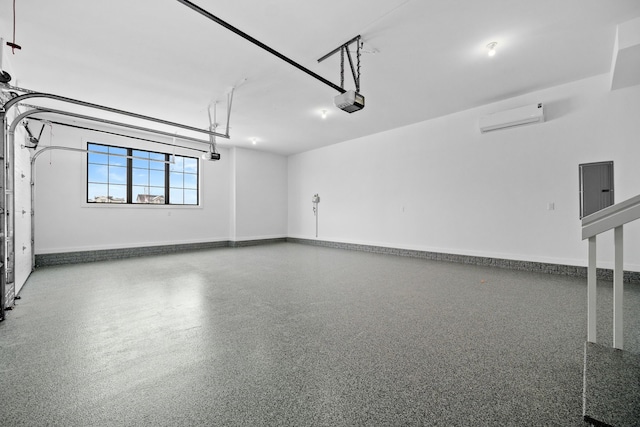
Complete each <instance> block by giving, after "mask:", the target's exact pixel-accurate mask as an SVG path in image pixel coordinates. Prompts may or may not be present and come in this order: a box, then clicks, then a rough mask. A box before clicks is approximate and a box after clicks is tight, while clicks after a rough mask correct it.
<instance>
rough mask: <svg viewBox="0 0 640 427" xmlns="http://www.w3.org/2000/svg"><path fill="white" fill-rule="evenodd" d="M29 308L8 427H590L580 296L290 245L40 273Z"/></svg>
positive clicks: (469, 271) (561, 280) (2, 330)
mask: <svg viewBox="0 0 640 427" xmlns="http://www.w3.org/2000/svg"><path fill="white" fill-rule="evenodd" d="M585 256H586V254H585ZM610 287H611V285H610V283H601V284H600V286H599V298H600V307H601V308H600V311H601V313H600V318H601V319H602V320H603V322H602V323H601V329H602V330H601V331H600V330H599V334H600V337H602V338H603V341H602V343H605V344H607V339H609V340H610V335H611V332H610V330H609V328H610V324H611V314H610V311H611V309H610V301H611V290H610ZM639 288H640V287H638V286H634V285H627V287H626V293H625V305H626V306H627V307H629V309H627V310H626V317H625V324H626V328H627V329H626V331H627V333H626V335H625V345H626V348H627V349H628V350H631V351H635V352H640V337H639V336H638V335H639V334H638V331H640V312H639V310H637V307H639V306H640V289H639ZM21 296H22V299H21V300H19V301H18V302H17V308H16V310H13V311H10V312H7V319H6V320H5V321H4V322H1V323H0V424H1V425H3V426H18V425H25V426H34V425H60V426H111V425H113V426H120V425H127V426H144V425H149V426H162V425H166V426H170V425H171V426H174V425H242V426H249V425H251V426H253V425H278V426H280V425H291V426H306V425H309V426H311V425H313V426H341V425H345V426H347V425H348V426H351V425H375V426H379V425H389V426H397V425H428V426H437V425H442V426H451V425H460V426H467V425H472V426H478V425H481V426H482V425H491V426H494V425H508V426H511V425H513V426H529V425H536V426H538V425H558V426H583V425H585V424H584V423H583V421H582V418H581V416H582V374H583V371H582V369H583V347H584V341H585V338H586V281H585V280H584V279H575V278H570V277H562V276H553V275H544V274H535V273H525V272H517V271H509V270H501V269H493V268H490V267H477V266H468V265H460V264H453V263H446V262H436V261H425V260H419V259H411V258H402V257H393V256H385V255H376V254H368V253H361V252H352V251H344V250H339V249H329V248H322V247H313V246H306V245H298V244H291V243H282V244H274V245H265V246H255V247H246V248H225V249H212V250H205V251H198V252H190V253H184V254H174V255H166V256H159V257H148V258H135V259H130V260H122V261H110V262H100V263H93V264H83V265H75V266H60V267H47V268H42V269H39V270H38V271H36V272H35V273H34V274H32V276H31V278H30V279H29V281H28V282H27V285H26V286H25V288H24V289H23V291H22V293H21ZM632 307H633V308H634V310H631V308H632ZM608 344H610V342H609V343H608Z"/></svg>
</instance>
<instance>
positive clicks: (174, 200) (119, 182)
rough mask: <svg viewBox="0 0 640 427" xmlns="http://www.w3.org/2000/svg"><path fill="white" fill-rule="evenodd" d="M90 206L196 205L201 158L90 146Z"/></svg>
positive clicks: (88, 158) (106, 146)
mask: <svg viewBox="0 0 640 427" xmlns="http://www.w3.org/2000/svg"><path fill="white" fill-rule="evenodd" d="M87 150H88V151H89V153H88V154H87V203H126V204H159V205H197V204H198V202H199V200H198V193H199V192H198V182H199V179H198V173H199V170H198V167H199V166H198V159H197V158H194V157H185V156H173V155H169V154H166V153H156V152H153V151H143V150H134V149H132V148H122V147H113V146H109V145H103V144H95V143H92V142H90V143H88V144H87Z"/></svg>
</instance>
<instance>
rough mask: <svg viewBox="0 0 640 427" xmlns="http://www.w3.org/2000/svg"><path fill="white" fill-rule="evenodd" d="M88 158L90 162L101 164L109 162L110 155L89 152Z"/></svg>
mask: <svg viewBox="0 0 640 427" xmlns="http://www.w3.org/2000/svg"><path fill="white" fill-rule="evenodd" d="M89 150H91V149H89ZM88 159H89V160H88V162H89V163H97V164H101V165H108V164H109V156H107V155H106V154H96V153H89V157H88Z"/></svg>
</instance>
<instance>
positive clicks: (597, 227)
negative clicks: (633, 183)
mask: <svg viewBox="0 0 640 427" xmlns="http://www.w3.org/2000/svg"><path fill="white" fill-rule="evenodd" d="M636 219H640V194H639V195H637V196H635V197H632V198H630V199H627V200H625V201H624V202H620V203H616V204H615V205H612V206H609V207H606V208H604V209H602V210H599V211H598V212H594V213H592V214H591V215H588V216H585V217H584V218H582V240H585V239H588V238H589V237H592V236H596V235H598V234H600V233H603V232H605V231H607V230H611V229H614V228H616V227H619V226H621V225H624V224H627V223H629V222H631V221H635V220H636Z"/></svg>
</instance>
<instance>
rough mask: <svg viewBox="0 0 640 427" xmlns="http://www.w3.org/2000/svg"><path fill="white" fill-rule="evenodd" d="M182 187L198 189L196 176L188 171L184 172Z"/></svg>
mask: <svg viewBox="0 0 640 427" xmlns="http://www.w3.org/2000/svg"><path fill="white" fill-rule="evenodd" d="M184 188H193V189H198V176H197V175H193V174H190V173H185V174H184Z"/></svg>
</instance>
